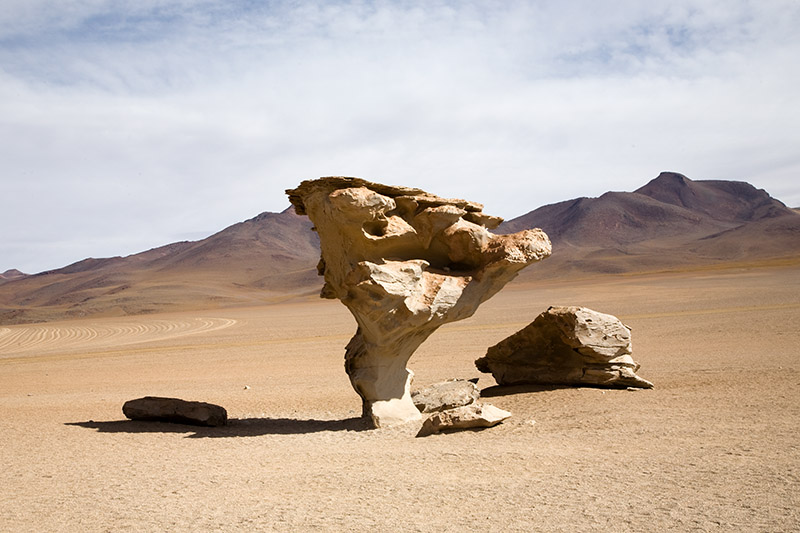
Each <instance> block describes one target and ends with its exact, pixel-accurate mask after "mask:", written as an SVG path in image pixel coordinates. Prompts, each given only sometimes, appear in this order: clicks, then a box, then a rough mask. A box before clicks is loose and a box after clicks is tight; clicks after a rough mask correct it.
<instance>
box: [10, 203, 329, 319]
mask: <svg viewBox="0 0 800 533" xmlns="http://www.w3.org/2000/svg"><path fill="white" fill-rule="evenodd" d="M318 260H319V239H318V237H317V234H316V233H315V232H313V231H311V222H310V221H309V220H308V218H307V217H301V216H298V215H296V214H295V213H294V210H293V209H287V210H286V211H284V212H282V213H262V214H260V215H258V216H257V217H255V218H252V219H250V220H247V221H245V222H241V223H238V224H234V225H233V226H230V227H228V228H226V229H224V230H222V231H220V232H219V233H216V234H214V235H211V236H210V237H208V238H206V239H203V240H201V241H196V242H178V243H174V244H168V245H166V246H162V247H159V248H154V249H152V250H148V251H146V252H142V253H139V254H135V255H131V256H128V257H111V258H105V259H93V258H90V259H85V260H83V261H79V262H77V263H74V264H72V265H69V266H66V267H64V268H60V269H57V270H51V271H48V272H43V273H41V274H35V275H32V276H27V277H25V278H20V279H17V280H16V281H14V282H13V283H5V284H3V285H1V286H0V323H18V322H31V321H40V320H51V319H57V318H70V317H79V316H84V315H125V314H139V313H148V312H157V311H167V310H170V309H183V308H199V307H215V306H220V305H226V306H230V305H237V304H241V305H247V304H252V303H254V302H256V303H257V302H264V303H267V302H270V301H275V300H276V299H281V298H286V297H287V295H296V294H302V293H307V292H315V291H316V290H318V286H319V285H321V281H320V279H319V278H318V276H317V274H316V270H315V268H314V267H315V265H316V263H317V261H318Z"/></svg>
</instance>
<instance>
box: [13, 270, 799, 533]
mask: <svg viewBox="0 0 800 533" xmlns="http://www.w3.org/2000/svg"><path fill="white" fill-rule="evenodd" d="M555 304H562V305H585V306H587V307H591V308H593V309H595V310H598V311H601V312H606V313H611V314H615V315H617V316H619V317H620V318H621V319H622V320H623V321H624V322H626V323H627V324H628V325H630V326H631V327H632V328H633V346H634V358H635V359H636V360H637V361H638V362H640V363H641V364H642V368H641V370H640V371H639V374H640V375H641V376H642V377H643V378H645V379H648V380H651V381H653V382H655V384H656V389H654V390H651V391H637V392H629V391H614V390H600V389H591V388H583V389H567V388H561V389H552V390H540V389H535V388H528V389H525V388H516V389H512V390H510V391H509V390H498V389H496V388H495V389H492V388H491V387H492V385H494V382H493V380H492V379H491V377H490V376H487V375H484V374H480V373H479V372H478V371H477V370H476V369H475V367H474V365H473V360H474V359H476V358H477V357H480V356H481V355H483V354H484V352H485V349H486V348H487V347H488V346H489V345H492V344H494V343H496V342H498V341H500V340H502V339H503V338H505V337H506V336H508V335H510V334H511V333H513V332H515V331H517V330H518V329H520V328H521V327H523V326H524V325H526V324H527V323H529V322H530V321H531V320H533V318H534V317H535V316H536V315H537V314H538V313H540V312H541V311H542V310H544V309H545V308H546V307H547V306H548V305H555ZM354 328H355V325H354V321H353V320H352V318H351V317H350V315H349V314H348V313H347V311H346V310H345V309H344V307H343V306H341V305H340V304H339V303H338V302H331V301H319V300H309V301H308V302H304V303H296V304H283V305H280V306H272V307H260V308H249V309H238V310H236V309H234V310H213V311H208V312H205V313H197V312H193V313H183V314H170V315H167V314H162V315H153V316H146V317H131V318H114V319H98V320H82V321H71V322H61V323H50V324H42V325H30V326H11V327H5V328H1V327H0V379H1V381H0V383H1V386H0V453H1V455H0V531H4V532H5V531H9V532H18V531H37V532H41V531H261V530H266V531H269V530H277V531H306V530H328V531H348V530H357V531H793V530H798V529H800V511H798V506H800V479H799V478H798V476H800V434H799V433H798V428H799V427H800V387H799V385H800V363H798V353H799V352H800V350H799V349H798V344H799V341H800V335H798V332H799V331H800V268H797V267H793V268H770V269H751V270H727V271H706V272H696V273H685V274H663V275H651V276H627V277H617V278H605V279H601V280H584V281H580V282H567V281H565V282H557V283H552V282H551V283H548V284H547V285H546V286H541V287H535V286H516V287H514V286H512V287H509V288H507V290H505V291H504V292H501V293H500V294H499V295H498V296H496V297H495V298H494V299H492V300H490V301H489V302H487V303H486V304H484V306H483V307H482V308H481V309H480V310H479V311H478V313H477V314H476V316H475V317H473V318H471V319H469V320H466V321H463V322H458V323H455V324H451V325H449V326H446V327H444V328H442V329H441V330H440V331H439V332H437V333H436V334H435V335H434V336H433V337H431V339H430V340H429V341H428V342H427V343H425V344H424V345H423V346H422V348H421V349H420V350H419V352H418V353H417V354H416V355H415V356H414V357H413V358H412V360H411V368H412V369H413V370H414V371H415V372H416V374H417V378H416V382H415V385H416V386H424V385H427V384H430V383H433V382H435V381H438V380H442V379H446V378H451V377H462V378H471V377H478V376H481V379H480V382H479V386H480V387H481V388H482V389H484V395H485V396H488V398H487V401H489V402H491V403H493V404H495V405H497V406H498V407H501V408H503V409H507V410H509V411H511V412H512V413H513V417H512V418H511V419H509V420H508V421H507V422H505V423H504V424H502V425H500V426H497V427H495V428H491V429H487V430H484V431H476V432H462V433H454V434H448V435H435V436H431V437H427V438H416V439H415V438H413V437H411V436H409V435H407V434H404V433H402V432H399V431H391V430H379V431H359V429H360V422H359V421H358V420H357V417H358V415H359V414H360V402H359V400H358V397H357V396H356V394H355V393H354V392H353V391H352V389H351V388H350V384H349V381H348V379H347V377H346V375H345V373H344V370H343V361H342V358H343V353H344V345H345V343H346V342H347V340H348V339H349V337H350V336H351V335H352V333H353V330H354ZM245 386H248V387H249V389H245ZM512 392H513V394H512ZM144 395H163V396H175V397H181V398H185V399H193V400H203V401H209V402H213V403H218V404H221V405H223V406H224V407H226V408H227V409H228V413H229V416H230V417H231V418H232V419H233V420H232V422H231V424H230V425H229V426H227V427H225V428H218V429H204V428H193V427H189V426H179V425H169V424H159V423H144V422H130V421H125V420H124V417H123V416H122V412H121V406H122V404H123V403H124V402H125V401H126V400H128V399H132V398H135V397H139V396H144ZM534 421H535V423H534Z"/></svg>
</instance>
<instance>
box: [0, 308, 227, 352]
mask: <svg viewBox="0 0 800 533" xmlns="http://www.w3.org/2000/svg"><path fill="white" fill-rule="evenodd" d="M235 323H236V320H233V319H228V318H200V317H192V318H180V319H163V318H161V319H155V318H153V319H148V318H142V317H138V318H136V319H133V320H132V319H128V320H125V321H96V322H76V323H74V324H53V323H48V324H31V325H22V326H9V327H3V328H0V358H3V357H4V356H15V355H20V354H24V353H30V352H34V351H35V352H43V351H48V350H55V349H57V350H64V349H69V348H79V347H82V346H86V345H89V344H91V346H92V348H103V347H109V346H121V345H128V344H134V343H141V342H153V341H163V340H168V339H173V338H177V337H184V336H187V335H195V334H198V333H208V332H211V331H216V330H220V329H224V328H228V327H230V326H232V325H234V324H235Z"/></svg>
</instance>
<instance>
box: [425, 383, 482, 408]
mask: <svg viewBox="0 0 800 533" xmlns="http://www.w3.org/2000/svg"><path fill="white" fill-rule="evenodd" d="M480 396H481V393H480V391H479V390H478V387H477V385H475V383H473V382H471V381H467V380H465V379H452V380H449V381H443V382H441V383H435V384H433V385H431V386H430V387H426V388H424V389H421V390H418V391H416V392H413V393H411V401H413V402H414V405H415V406H416V407H417V409H419V411H420V412H421V413H435V412H438V411H444V410H445V409H452V408H454V407H461V406H464V405H469V404H471V403H474V402H476V401H478V398H480Z"/></svg>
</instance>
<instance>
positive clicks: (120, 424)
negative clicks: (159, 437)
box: [65, 417, 370, 439]
mask: <svg viewBox="0 0 800 533" xmlns="http://www.w3.org/2000/svg"><path fill="white" fill-rule="evenodd" d="M65 425H67V426H79V427H83V428H88V429H96V430H97V431H98V432H99V433H188V435H187V438H192V439H200V438H225V437H259V436H262V435H304V434H309V433H322V432H325V431H365V430H368V429H370V427H369V425H368V423H367V421H366V420H365V419H363V418H361V417H358V418H345V419H343V420H315V419H306V420H303V419H297V418H231V419H228V424H227V425H225V426H220V427H204V426H192V425H188V424H174V423H168V422H154V421H144V420H112V421H107V422H96V421H94V420H89V421H87V422H66V423H65Z"/></svg>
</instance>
